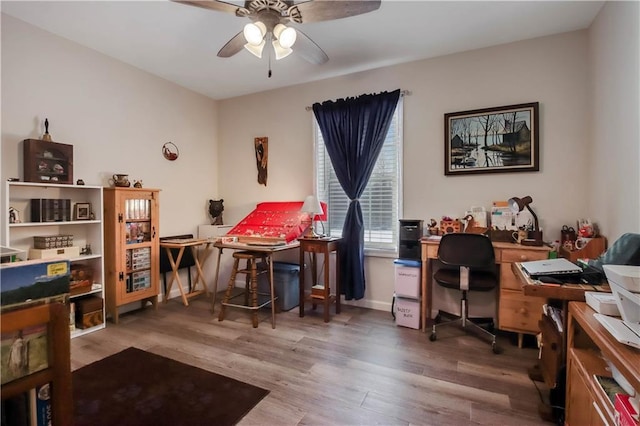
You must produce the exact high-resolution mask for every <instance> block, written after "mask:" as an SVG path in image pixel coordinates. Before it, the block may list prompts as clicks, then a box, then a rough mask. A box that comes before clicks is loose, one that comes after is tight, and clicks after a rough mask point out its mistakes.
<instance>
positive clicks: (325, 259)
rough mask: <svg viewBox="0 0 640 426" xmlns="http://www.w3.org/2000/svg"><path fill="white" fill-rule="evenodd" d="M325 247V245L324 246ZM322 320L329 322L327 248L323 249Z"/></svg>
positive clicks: (329, 300) (329, 302)
mask: <svg viewBox="0 0 640 426" xmlns="http://www.w3.org/2000/svg"><path fill="white" fill-rule="evenodd" d="M325 247H326V246H325ZM323 256H324V301H323V302H324V303H323V304H324V322H329V308H330V306H331V284H330V282H329V278H330V277H331V274H330V269H331V268H330V266H329V265H330V263H331V262H330V261H329V250H328V249H327V250H325V252H324V254H323Z"/></svg>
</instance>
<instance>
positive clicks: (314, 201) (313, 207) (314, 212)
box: [300, 195, 324, 238]
mask: <svg viewBox="0 0 640 426" xmlns="http://www.w3.org/2000/svg"><path fill="white" fill-rule="evenodd" d="M300 211H301V212H305V213H309V227H308V228H307V230H306V232H305V233H304V236H305V237H306V238H320V237H321V236H322V235H319V234H317V233H316V231H315V229H314V226H313V223H314V222H315V221H316V220H317V219H318V216H319V215H323V214H324V211H323V210H322V206H321V205H320V201H318V197H316V196H315V195H308V196H307V198H305V199H304V203H303V204H302V208H301V209H300Z"/></svg>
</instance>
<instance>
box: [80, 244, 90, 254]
mask: <svg viewBox="0 0 640 426" xmlns="http://www.w3.org/2000/svg"><path fill="white" fill-rule="evenodd" d="M80 254H81V255H83V256H89V255H90V254H93V252H92V251H91V244H87V245H86V246H84V247H83V248H82V249H81V250H80Z"/></svg>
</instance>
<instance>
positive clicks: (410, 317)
mask: <svg viewBox="0 0 640 426" xmlns="http://www.w3.org/2000/svg"><path fill="white" fill-rule="evenodd" d="M394 313H395V317H396V325H399V326H402V327H408V328H414V329H416V330H417V329H419V328H420V301H419V300H413V299H404V298H402V297H397V298H396V300H395V306H394Z"/></svg>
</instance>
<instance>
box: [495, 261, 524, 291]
mask: <svg viewBox="0 0 640 426" xmlns="http://www.w3.org/2000/svg"><path fill="white" fill-rule="evenodd" d="M522 285H523V283H522V281H520V279H519V278H518V277H516V276H515V274H514V273H513V271H512V270H511V263H503V264H501V265H500V289H502V290H514V291H520V292H521V291H522Z"/></svg>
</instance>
